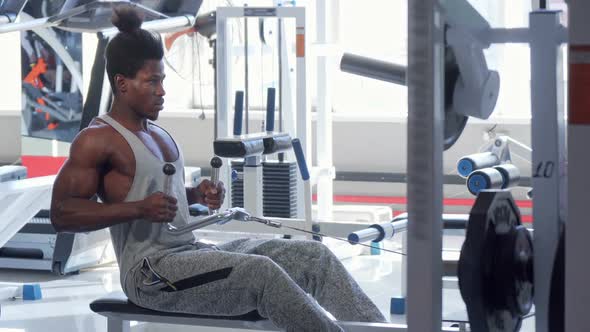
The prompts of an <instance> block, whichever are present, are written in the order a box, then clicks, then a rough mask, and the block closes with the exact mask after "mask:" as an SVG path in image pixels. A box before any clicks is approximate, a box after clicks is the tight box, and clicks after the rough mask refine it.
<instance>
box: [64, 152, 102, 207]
mask: <svg viewBox="0 0 590 332" xmlns="http://www.w3.org/2000/svg"><path fill="white" fill-rule="evenodd" d="M99 174H100V173H99V169H98V168H94V167H89V166H88V165H78V164H76V163H75V162H73V161H72V160H71V159H68V160H67V161H66V163H65V164H64V166H63V167H62V169H61V170H60V172H59V174H58V176H57V178H56V179H55V184H54V195H57V196H58V197H56V198H61V199H66V198H74V197H75V198H88V199H89V198H91V197H92V196H94V195H95V194H96V192H97V191H98V185H99Z"/></svg>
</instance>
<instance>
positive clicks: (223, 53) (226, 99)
mask: <svg viewBox="0 0 590 332" xmlns="http://www.w3.org/2000/svg"><path fill="white" fill-rule="evenodd" d="M232 9H233V8H219V9H218V10H217V19H216V29H217V41H216V42H215V48H216V52H215V53H216V57H217V58H216V63H215V69H216V70H215V73H216V81H217V82H216V84H217V121H216V123H215V127H216V129H217V137H227V136H229V135H230V132H231V121H230V120H229V119H230V114H231V108H232V105H231V100H232V99H231V98H230V96H231V95H232V94H231V88H232V81H231V77H232V75H231V67H232V61H231V53H230V52H231V47H232V42H231V40H229V35H228V31H227V30H228V29H227V17H228V16H230V15H228V14H231V10H232ZM230 172H231V168H230V163H229V162H224V163H223V166H222V167H221V169H220V172H219V180H220V181H222V182H223V183H225V184H226V186H225V188H226V191H227V192H226V197H231V185H230V184H231V182H230V179H231V177H230ZM229 206H230V199H226V200H225V202H224V203H223V205H222V207H221V209H222V210H225V209H228V208H229Z"/></svg>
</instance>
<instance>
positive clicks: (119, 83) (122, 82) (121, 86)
mask: <svg viewBox="0 0 590 332" xmlns="http://www.w3.org/2000/svg"><path fill="white" fill-rule="evenodd" d="M127 84H128V83H127V79H126V78H125V76H123V75H121V74H116V75H115V86H116V87H117V91H118V92H121V93H125V92H127Z"/></svg>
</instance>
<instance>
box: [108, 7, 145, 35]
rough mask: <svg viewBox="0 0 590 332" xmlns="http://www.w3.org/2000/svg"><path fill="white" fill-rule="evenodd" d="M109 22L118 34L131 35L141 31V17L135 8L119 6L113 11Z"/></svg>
mask: <svg viewBox="0 0 590 332" xmlns="http://www.w3.org/2000/svg"><path fill="white" fill-rule="evenodd" d="M111 22H113V25H114V26H116V27H117V28H118V29H119V31H120V32H127V33H133V32H135V31H137V30H139V29H141V24H142V23H143V17H142V15H140V14H139V12H138V11H137V10H136V9H135V6H130V5H121V6H117V7H115V8H114V9H113V17H112V18H111Z"/></svg>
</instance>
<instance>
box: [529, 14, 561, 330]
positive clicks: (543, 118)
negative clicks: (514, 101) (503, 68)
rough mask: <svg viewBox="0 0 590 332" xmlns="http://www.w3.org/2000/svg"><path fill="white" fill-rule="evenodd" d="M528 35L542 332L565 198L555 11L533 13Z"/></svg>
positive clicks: (537, 291) (538, 320) (537, 308)
mask: <svg viewBox="0 0 590 332" xmlns="http://www.w3.org/2000/svg"><path fill="white" fill-rule="evenodd" d="M530 31H531V41H530V47H531V48H530V52H531V111H532V112H531V113H532V119H531V142H532V149H533V151H532V160H533V162H532V168H533V169H532V177H533V188H534V195H533V219H534V224H533V226H534V230H535V237H534V247H535V265H534V270H535V271H534V275H535V312H536V315H535V321H536V329H535V330H536V331H537V332H546V331H547V330H548V323H549V321H548V315H549V290H550V286H551V273H552V270H553V258H554V257H555V251H556V249H557V242H558V239H559V220H560V217H561V216H560V210H562V207H563V206H564V205H563V204H561V203H562V202H563V199H564V198H563V195H562V193H563V190H564V187H563V186H562V183H563V178H562V177H561V174H563V168H564V161H565V132H564V113H563V105H562V104H560V103H559V102H558V100H559V98H558V97H559V95H560V93H559V85H558V82H561V81H562V80H561V77H562V75H561V68H560V66H559V64H560V63H561V56H560V43H559V35H558V32H559V13H558V12H554V11H535V12H532V13H531V14H530ZM563 203H565V202H563Z"/></svg>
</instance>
